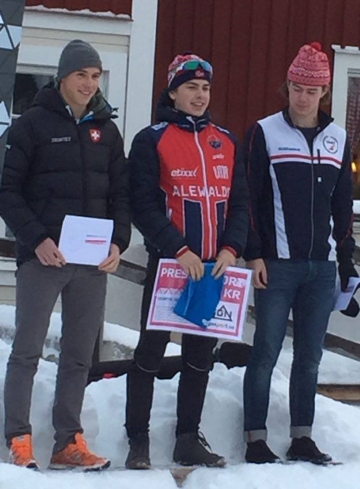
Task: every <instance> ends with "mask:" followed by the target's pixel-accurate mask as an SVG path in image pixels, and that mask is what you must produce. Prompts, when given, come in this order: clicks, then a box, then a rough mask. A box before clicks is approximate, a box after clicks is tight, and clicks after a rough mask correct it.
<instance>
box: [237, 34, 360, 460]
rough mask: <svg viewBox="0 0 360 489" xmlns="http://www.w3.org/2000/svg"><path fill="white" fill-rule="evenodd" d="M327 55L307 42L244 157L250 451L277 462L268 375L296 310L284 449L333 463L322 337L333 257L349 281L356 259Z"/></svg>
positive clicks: (345, 149) (346, 165)
mask: <svg viewBox="0 0 360 489" xmlns="http://www.w3.org/2000/svg"><path fill="white" fill-rule="evenodd" d="M330 78H331V77H330V67H329V61H328V58H327V56H326V54H325V53H324V52H322V50H321V46H320V45H319V43H312V44H311V45H305V46H303V47H302V48H301V49H300V50H299V53H298V55H297V56H296V58H295V59H294V61H293V62H292V64H291V65H290V67H289V70H288V73H287V84H286V88H285V90H286V94H287V96H288V100H289V106H288V107H287V108H285V109H284V110H283V111H281V112H278V113H276V114H273V115H270V116H269V117H266V118H265V119H262V120H260V121H258V122H257V123H256V124H255V125H254V126H253V127H252V128H251V129H250V130H249V131H248V133H247V137H246V141H245V145H244V146H245V154H246V157H245V161H246V164H247V172H248V180H249V189H250V217H251V231H250V233H249V240H248V245H247V248H246V251H245V254H244V256H245V259H246V260H247V261H248V265H249V267H250V268H252V270H253V282H254V287H255V308H256V331H255V335H254V346H253V351H252V355H251V358H250V361H249V363H248V366H247V369H246V374H245V379H244V424H245V441H246V442H247V451H246V456H245V458H246V460H247V462H253V463H266V462H276V461H277V460H278V458H279V457H277V455H275V454H274V453H273V452H272V451H271V450H270V449H269V447H268V446H267V444H266V438H267V430H266V418H267V411H268V406H269V393H270V382H271V375H272V371H273V368H274V366H275V364H276V361H277V359H278V356H279V353H280V350H281V347H282V343H283V340H284V337H285V333H286V328H287V323H288V317H289V313H290V310H292V313H293V336H294V341H293V346H294V358H293V363H292V369H291V377H290V424H291V426H290V436H291V438H292V442H291V446H290V448H289V450H288V452H287V458H289V459H291V460H303V461H310V462H313V463H318V464H321V463H326V462H329V461H330V459H331V457H329V455H327V454H325V453H322V452H321V451H320V450H319V449H318V448H317V446H316V444H315V442H314V441H313V440H312V438H311V431H312V424H313V420H314V413H315V394H316V385H317V375H318V368H319V364H320V360H321V356H322V344H323V339H324V335H325V332H326V329H327V325H328V321H329V317H330V313H331V311H332V309H333V306H334V292H335V278H336V259H337V260H338V262H339V274H340V278H341V285H342V289H343V290H344V289H345V288H346V285H347V282H348V278H349V277H350V276H357V272H356V270H355V268H354V265H353V262H352V253H353V250H354V239H353V238H352V229H351V226H352V182H351V168H350V162H351V159H350V148H349V144H348V142H347V138H346V133H345V130H344V129H342V128H340V127H339V126H337V125H336V124H334V122H333V119H332V118H331V117H329V116H328V115H327V114H326V113H325V112H323V111H321V110H319V106H320V103H321V102H322V101H323V99H324V98H326V97H328V91H329V84H330Z"/></svg>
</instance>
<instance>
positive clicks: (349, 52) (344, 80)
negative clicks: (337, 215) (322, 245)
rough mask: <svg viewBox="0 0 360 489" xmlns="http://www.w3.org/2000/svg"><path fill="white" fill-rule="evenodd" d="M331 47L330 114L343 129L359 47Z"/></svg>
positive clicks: (359, 69) (359, 67)
mask: <svg viewBox="0 0 360 489" xmlns="http://www.w3.org/2000/svg"><path fill="white" fill-rule="evenodd" d="M331 47H332V49H333V50H334V53H335V55H334V79H333V88H332V112H331V115H332V117H333V118H334V120H335V122H336V124H338V125H339V126H341V127H343V128H344V129H345V126H346V107H347V95H348V83H349V77H350V76H356V77H358V76H359V77H360V49H359V48H358V47H357V46H345V47H341V46H338V45H336V44H333V45H332V46H331ZM354 211H355V213H356V214H359V213H360V200H355V201H354Z"/></svg>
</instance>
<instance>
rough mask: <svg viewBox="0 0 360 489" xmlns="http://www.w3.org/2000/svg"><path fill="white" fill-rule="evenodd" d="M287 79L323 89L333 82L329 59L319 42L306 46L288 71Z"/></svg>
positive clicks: (301, 49) (300, 50)
mask: <svg viewBox="0 0 360 489" xmlns="http://www.w3.org/2000/svg"><path fill="white" fill-rule="evenodd" d="M287 78H288V80H289V81H292V82H294V83H300V84H301V85H311V86H316V87H322V86H324V85H329V83H330V80H331V75H330V65H329V59H328V57H327V55H326V53H324V52H323V51H322V47H321V44H320V43H319V42H312V43H311V44H305V46H302V47H301V48H300V49H299V52H298V54H297V56H296V58H295V59H294V61H293V62H292V63H291V65H290V68H289V69H288V73H287Z"/></svg>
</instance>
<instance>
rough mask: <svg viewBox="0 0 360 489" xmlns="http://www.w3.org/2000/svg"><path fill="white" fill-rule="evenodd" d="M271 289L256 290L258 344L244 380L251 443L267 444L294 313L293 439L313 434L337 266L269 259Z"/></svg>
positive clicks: (256, 339) (324, 263)
mask: <svg viewBox="0 0 360 489" xmlns="http://www.w3.org/2000/svg"><path fill="white" fill-rule="evenodd" d="M266 267H267V273H268V285H267V288H266V289H263V290H260V289H255V311H256V330H255V335H254V346H253V351H252V355H251V358H250V361H249V364H248V366H247V369H246V373H245V377H244V430H245V441H247V442H250V441H256V440H259V439H263V440H266V435H267V431H266V418H267V413H268V407H269V394H270V383H271V375H272V371H273V369H274V366H275V364H276V361H277V359H278V356H279V354H280V350H281V347H282V343H283V340H284V337H285V334H286V328H287V323H288V317H289V313H290V310H291V309H292V312H293V326H294V330H293V350H294V351H293V353H294V357H293V363H292V367H291V376H290V421H291V427H290V436H292V437H301V436H311V426H312V424H313V420H314V412H315V394H316V385H317V377H318V368H319V364H320V360H321V356H322V345H323V340H324V336H325V332H326V329H327V325H328V321H329V317H330V313H331V311H332V308H333V305H334V289H335V278H336V264H335V262H330V261H329V262H328V261H293V260H268V261H266Z"/></svg>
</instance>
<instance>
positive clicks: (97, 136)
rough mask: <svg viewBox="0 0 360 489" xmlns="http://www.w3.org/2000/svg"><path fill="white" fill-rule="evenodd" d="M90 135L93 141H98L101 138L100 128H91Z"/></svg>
mask: <svg viewBox="0 0 360 489" xmlns="http://www.w3.org/2000/svg"><path fill="white" fill-rule="evenodd" d="M89 132H90V137H91V141H92V142H93V143H98V142H99V141H100V139H101V131H100V129H90V131H89Z"/></svg>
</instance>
